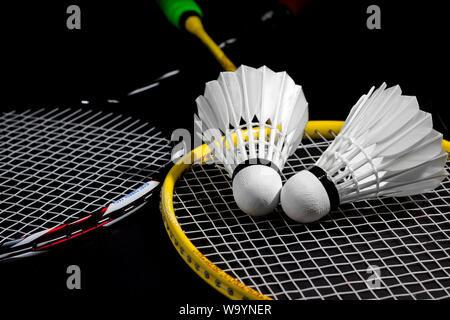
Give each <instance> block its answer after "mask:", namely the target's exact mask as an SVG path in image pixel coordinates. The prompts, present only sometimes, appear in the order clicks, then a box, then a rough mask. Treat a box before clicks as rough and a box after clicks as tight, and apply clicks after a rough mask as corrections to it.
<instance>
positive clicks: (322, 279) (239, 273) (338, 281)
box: [161, 121, 450, 300]
mask: <svg viewBox="0 0 450 320" xmlns="http://www.w3.org/2000/svg"><path fill="white" fill-rule="evenodd" d="M342 125H343V122H342V121H310V122H309V123H308V125H307V126H306V129H305V135H304V138H303V141H302V145H301V147H299V148H298V150H297V151H296V153H295V154H294V155H293V156H292V157H291V158H290V159H288V161H287V163H286V165H285V168H284V171H283V172H282V177H283V179H284V180H286V179H288V178H289V177H290V176H292V175H293V174H295V173H296V172H298V171H299V170H301V169H303V168H305V167H308V166H310V165H312V164H314V163H315V161H316V160H317V159H318V158H319V157H320V155H321V154H322V152H323V151H324V150H325V149H326V148H327V147H328V146H329V144H330V143H331V141H332V140H333V139H334V137H335V136H336V135H337V134H338V132H339V130H340V129H341V127H342ZM443 148H444V149H445V150H446V151H450V143H449V142H448V141H445V140H444V142H443ZM208 152H209V149H208V147H207V146H206V145H203V146H201V147H198V148H197V149H194V150H193V151H192V152H191V154H190V155H186V156H185V158H184V159H182V160H180V161H179V162H178V163H177V164H176V165H175V166H174V167H172V169H171V170H170V171H169V173H168V175H167V177H166V179H165V181H164V184H163V187H162V189H161V212H162V218H163V221H164V224H165V228H166V231H167V234H168V236H169V237H170V239H171V241H172V243H173V245H174V247H175V248H176V249H177V251H178V253H179V254H180V256H181V257H182V258H183V260H184V261H185V262H186V263H187V264H188V265H189V266H190V267H191V268H192V269H193V270H194V272H195V273H196V274H197V275H198V276H199V277H201V278H202V279H203V280H205V281H206V282H207V283H208V284H210V285H211V286H212V287H213V288H215V289H216V290H218V291H219V292H221V293H222V294H224V295H225V296H227V297H229V298H231V299H292V300H293V299H443V298H448V297H450V180H449V178H448V177H447V178H446V179H445V180H444V181H443V182H442V183H441V185H440V186H439V187H438V188H437V189H435V190H433V191H431V192H427V193H424V194H421V195H415V196H410V197H398V198H379V199H374V200H368V201H358V202H355V203H351V204H345V205H341V206H340V207H339V208H338V209H337V210H335V211H333V212H331V213H330V215H328V216H327V217H325V218H324V219H322V220H320V221H318V222H316V223H312V224H299V223H296V222H294V221H291V220H289V218H287V217H286V216H285V215H283V213H282V212H281V209H278V210H277V211H276V212H274V213H273V214H271V215H269V216H266V217H251V216H248V215H246V214H245V213H243V212H241V211H240V210H239V208H238V207H237V205H236V204H235V202H234V199H233V193H232V189H231V182H230V181H229V179H228V178H227V175H226V171H225V170H223V169H221V168H219V167H216V166H213V165H211V164H208V163H207V160H208ZM189 163H193V164H192V165H191V164H189ZM449 164H450V162H449V161H447V164H446V169H447V170H449Z"/></svg>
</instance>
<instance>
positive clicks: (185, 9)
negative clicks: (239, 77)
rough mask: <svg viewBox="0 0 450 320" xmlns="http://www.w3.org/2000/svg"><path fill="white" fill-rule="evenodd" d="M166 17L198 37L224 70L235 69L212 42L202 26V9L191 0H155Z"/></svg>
mask: <svg viewBox="0 0 450 320" xmlns="http://www.w3.org/2000/svg"><path fill="white" fill-rule="evenodd" d="M157 2H158V5H159V6H160V8H161V10H162V11H163V12H164V14H165V15H166V17H167V19H168V20H169V21H170V22H171V23H172V24H173V25H174V26H176V27H177V28H179V29H185V30H186V31H188V32H190V33H191V34H193V35H195V36H196V37H197V38H199V39H200V40H201V41H202V42H203V44H204V45H205V46H206V47H207V48H208V49H209V51H211V53H212V54H213V56H214V57H215V58H216V60H217V61H218V62H219V63H220V65H221V66H222V68H223V69H224V70H226V71H235V70H236V66H235V65H234V64H233V63H232V62H231V61H230V59H228V57H227V56H226V55H225V53H224V52H223V51H222V49H220V47H219V46H218V45H217V44H216V43H215V42H214V40H213V39H212V38H211V37H210V36H209V35H208V33H207V32H206V31H205V29H204V28H203V24H202V20H201V17H202V16H203V13H202V10H201V9H200V7H199V6H198V5H197V3H195V1H193V0H157Z"/></svg>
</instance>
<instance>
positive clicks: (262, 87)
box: [196, 66, 308, 215]
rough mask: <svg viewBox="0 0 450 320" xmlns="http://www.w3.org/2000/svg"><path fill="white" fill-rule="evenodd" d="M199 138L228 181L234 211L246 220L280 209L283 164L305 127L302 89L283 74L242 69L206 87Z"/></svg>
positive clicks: (201, 98) (201, 100)
mask: <svg viewBox="0 0 450 320" xmlns="http://www.w3.org/2000/svg"><path fill="white" fill-rule="evenodd" d="M196 103H197V107H198V116H199V118H200V120H201V121H202V122H203V124H204V126H203V127H202V134H201V135H202V138H203V139H204V140H205V141H212V140H213V141H214V142H213V143H211V144H210V146H211V153H212V156H213V159H214V161H215V162H216V163H217V164H220V165H222V166H223V167H224V168H225V170H226V171H227V173H228V175H229V177H230V178H232V179H233V195H234V198H235V200H236V203H237V204H238V206H239V207H240V208H241V209H242V210H243V211H244V212H246V213H248V214H250V215H263V214H267V213H269V212H271V211H272V210H273V209H274V208H275V206H276V205H277V204H278V203H279V193H280V190H281V186H282V183H281V177H280V175H279V172H280V171H281V170H282V169H283V167H284V164H285V162H286V158H287V157H288V156H290V155H291V154H292V153H293V152H294V151H295V149H296V147H297V146H298V144H299V143H300V142H301V139H302V136H303V130H304V128H305V126H306V123H307V121H308V108H307V107H308V104H307V102H306V99H305V96H304V94H303V91H302V88H301V86H299V85H296V84H295V82H294V81H293V80H292V78H291V77H289V75H288V74H287V73H286V72H273V71H272V70H270V69H269V68H267V67H265V66H264V67H261V68H259V69H254V68H251V67H247V66H241V67H240V68H238V69H237V70H236V71H235V72H222V73H221V74H220V76H219V78H218V79H217V80H214V81H210V82H208V83H207V84H206V87H205V92H204V95H203V96H202V95H201V96H199V97H198V98H197V100H196Z"/></svg>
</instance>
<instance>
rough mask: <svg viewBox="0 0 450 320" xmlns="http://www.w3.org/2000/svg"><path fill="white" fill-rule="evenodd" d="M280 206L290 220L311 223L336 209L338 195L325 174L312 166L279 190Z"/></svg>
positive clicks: (320, 169)
mask: <svg viewBox="0 0 450 320" xmlns="http://www.w3.org/2000/svg"><path fill="white" fill-rule="evenodd" d="M281 205H282V208H283V211H284V212H285V213H286V215H287V216H288V217H289V218H291V219H292V220H295V221H297V222H302V223H308V222H313V221H316V220H319V219H320V218H322V217H323V216H325V215H327V214H328V213H329V212H330V211H331V210H334V209H336V208H337V206H338V205H339V193H338V191H337V189H336V186H335V185H334V183H333V182H332V181H331V180H330V179H329V178H328V176H327V173H326V172H325V171H324V170H323V169H322V168H320V167H318V166H313V167H310V168H308V169H307V170H303V171H301V172H299V173H298V174H296V175H295V176H294V177H292V178H291V179H289V180H288V181H287V182H286V184H285V186H284V187H283V189H282V190H281Z"/></svg>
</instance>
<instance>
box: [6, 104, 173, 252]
mask: <svg viewBox="0 0 450 320" xmlns="http://www.w3.org/2000/svg"><path fill="white" fill-rule="evenodd" d="M0 131H1V133H2V148H1V150H0V159H1V163H0V188H1V194H2V197H1V199H0V212H1V214H0V244H1V243H3V242H6V241H10V240H14V239H19V238H22V237H24V236H27V235H30V234H33V233H35V232H39V231H42V230H46V229H48V228H51V227H55V226H57V225H59V224H63V223H70V222H73V221H76V220H78V219H80V218H82V217H85V216H87V215H88V214H92V213H95V212H96V211H98V210H100V209H101V208H102V207H103V206H105V205H107V204H108V203H110V202H111V201H113V200H116V199H118V198H121V197H123V196H124V195H126V194H127V193H129V192H131V191H133V190H134V189H136V188H137V187H138V186H139V185H141V184H143V183H144V182H146V181H148V180H149V179H150V178H149V175H148V173H149V172H157V171H158V169H159V168H161V167H162V166H163V165H165V164H166V163H167V162H168V161H169V156H170V147H169V142H168V140H167V139H165V138H163V137H162V136H161V134H160V133H159V132H156V130H155V129H154V128H151V127H150V126H149V125H148V124H146V123H144V122H140V121H134V120H132V119H131V118H125V117H123V116H116V115H112V114H104V113H101V112H93V111H90V110H75V111H73V110H70V109H63V110H57V109H53V110H51V111H46V110H44V109H41V110H37V111H33V112H32V111H26V112H23V113H15V112H10V113H4V114H2V115H1V117H0ZM141 168H145V169H146V170H140V169H141Z"/></svg>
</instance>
